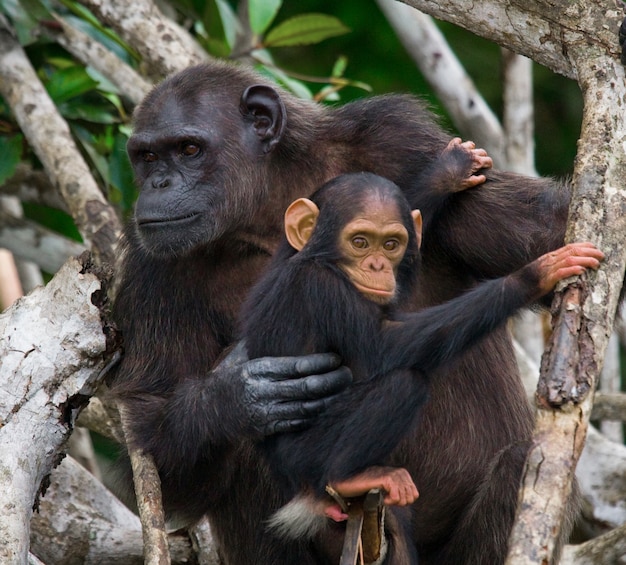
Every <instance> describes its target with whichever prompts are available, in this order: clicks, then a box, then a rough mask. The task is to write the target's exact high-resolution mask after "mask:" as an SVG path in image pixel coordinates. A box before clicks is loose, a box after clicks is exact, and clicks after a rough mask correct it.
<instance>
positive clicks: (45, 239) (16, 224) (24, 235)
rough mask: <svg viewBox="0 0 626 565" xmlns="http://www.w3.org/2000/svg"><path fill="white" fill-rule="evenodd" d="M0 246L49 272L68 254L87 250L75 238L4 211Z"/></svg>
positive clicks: (0, 219) (2, 213)
mask: <svg viewBox="0 0 626 565" xmlns="http://www.w3.org/2000/svg"><path fill="white" fill-rule="evenodd" d="M0 247H4V248H6V249H8V250H9V251H11V252H12V253H13V254H14V255H16V256H17V257H20V258H21V259H25V260H27V261H33V262H34V263H36V264H37V265H39V267H41V268H42V269H43V270H44V271H46V272H48V273H56V272H57V271H58V270H59V269H60V268H61V265H63V263H65V261H67V259H68V258H69V257H73V256H75V255H80V254H81V253H82V252H83V251H85V246H84V245H82V244H80V243H78V242H76V241H73V240H71V239H69V238H67V237H63V236H62V235H59V234H58V233H54V232H53V231H51V230H49V229H46V228H43V227H41V226H40V225H39V224H36V223H35V222H32V221H30V220H24V219H22V218H16V217H14V216H12V215H11V214H7V213H5V212H3V211H2V210H0Z"/></svg>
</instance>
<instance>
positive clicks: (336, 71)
mask: <svg viewBox="0 0 626 565" xmlns="http://www.w3.org/2000/svg"><path fill="white" fill-rule="evenodd" d="M347 67H348V57H346V56H345V55H341V56H340V57H339V58H338V59H337V61H335V64H334V65H333V71H332V73H331V75H330V76H332V77H342V76H343V74H344V73H345V72H346V68H347Z"/></svg>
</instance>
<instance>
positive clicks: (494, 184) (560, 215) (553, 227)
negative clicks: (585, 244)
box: [422, 171, 571, 280]
mask: <svg viewBox="0 0 626 565" xmlns="http://www.w3.org/2000/svg"><path fill="white" fill-rule="evenodd" d="M570 197H571V193H570V187H569V186H567V185H566V184H564V183H559V182H557V181H554V180H552V179H547V178H531V177H525V176H521V175H516V174H513V173H506V172H502V171H488V172H487V181H486V182H485V183H484V184H483V185H481V186H480V187H479V188H478V189H476V190H466V191H464V192H462V193H459V194H458V195H456V196H455V197H454V198H453V199H450V200H449V202H448V205H447V206H446V208H445V210H442V213H441V214H440V216H439V218H438V219H437V220H436V221H435V222H434V223H433V224H432V225H431V226H429V227H430V229H428V227H427V229H426V230H425V231H424V238H423V245H422V254H423V258H424V264H425V265H430V266H434V267H435V268H436V267H437V266H438V265H439V266H442V268H444V269H445V268H446V267H445V266H448V268H450V267H452V269H453V272H455V273H458V274H459V275H460V276H461V275H462V276H466V275H467V274H471V275H473V277H474V278H475V279H478V280H480V279H484V278H495V277H499V276H504V275H506V274H509V273H511V272H513V271H515V270H516V269H519V268H521V267H522V266H523V265H525V264H527V263H529V262H530V261H532V260H534V259H536V258H537V257H539V256H540V255H542V254H544V253H547V252H548V251H550V250H553V249H557V248H559V247H561V246H562V245H563V241H564V236H565V227H566V222H567V215H568V207H569V202H570ZM445 272H446V273H448V275H447V276H449V271H448V270H446V271H445Z"/></svg>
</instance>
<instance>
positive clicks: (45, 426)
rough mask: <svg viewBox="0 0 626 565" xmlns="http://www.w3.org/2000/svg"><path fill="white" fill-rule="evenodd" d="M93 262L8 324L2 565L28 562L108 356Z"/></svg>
mask: <svg viewBox="0 0 626 565" xmlns="http://www.w3.org/2000/svg"><path fill="white" fill-rule="evenodd" d="M88 268H89V264H88V261H87V259H86V257H85V258H83V259H82V260H81V261H78V260H74V259H72V260H70V261H68V262H67V263H66V264H65V265H64V266H63V268H62V269H61V270H60V271H59V272H58V273H57V275H56V276H55V277H54V278H53V279H52V281H50V283H49V284H48V285H47V286H46V287H40V288H38V289H36V290H34V291H33V292H32V293H31V294H30V295H29V296H27V297H25V298H21V299H20V300H18V301H17V303H16V304H15V305H14V306H13V307H11V308H10V309H9V310H7V311H6V312H5V313H4V314H2V315H1V316H0V359H2V364H1V365H0V453H2V459H1V460H0V493H1V494H0V539H2V544H0V562H2V563H24V562H26V559H27V555H28V547H29V522H30V518H31V515H32V510H33V505H34V504H35V503H36V498H37V494H38V492H39V490H40V488H41V484H42V481H43V480H44V477H45V476H46V475H47V474H49V473H50V471H51V470H52V468H53V467H54V466H55V465H57V464H58V462H59V460H60V458H61V449H62V447H63V445H64V443H65V441H66V440H67V437H68V435H69V433H70V432H71V429H72V425H73V421H74V418H75V415H76V412H77V410H78V409H79V407H80V406H81V405H82V404H84V403H85V399H86V398H87V396H88V395H90V394H92V393H93V391H94V390H95V387H96V386H97V384H98V378H99V373H100V370H101V368H102V366H103V365H104V361H105V358H106V355H107V347H110V346H111V342H107V338H106V336H105V333H104V330H103V321H102V319H101V314H100V310H99V308H98V307H97V306H95V305H94V303H97V299H98V298H99V297H100V298H101V297H102V295H101V293H102V292H103V283H102V281H101V280H99V279H98V277H97V276H96V275H94V274H92V273H90V272H89V271H88Z"/></svg>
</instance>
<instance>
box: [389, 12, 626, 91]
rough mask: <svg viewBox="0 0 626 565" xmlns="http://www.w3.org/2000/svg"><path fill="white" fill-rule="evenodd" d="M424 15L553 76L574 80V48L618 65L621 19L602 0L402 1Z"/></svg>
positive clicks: (620, 13)
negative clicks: (592, 48) (601, 55)
mask: <svg viewBox="0 0 626 565" xmlns="http://www.w3.org/2000/svg"><path fill="white" fill-rule="evenodd" d="M401 1H402V2H404V3H405V4H408V5H409V6H413V7H414V8H417V9H418V10H421V11H422V12H425V13H426V14H430V15H431V16H433V17H435V18H438V19H440V20H444V21H447V22H451V23H453V24H456V25H458V26H459V27H462V28H464V29H467V30H469V31H471V32H472V33H475V34H476V35H480V36H481V37H485V38H487V39H490V40H491V41H494V42H495V43H498V44H499V45H502V46H503V47H506V48H507V49H510V50H512V51H515V52H516V53H520V54H522V55H526V57H529V58H531V59H533V60H534V61H536V62H538V63H540V64H542V65H545V66H546V67H548V68H549V69H551V70H552V71H554V72H555V73H559V74H562V75H565V76H566V77H569V78H572V79H576V78H577V69H576V66H575V65H574V64H573V62H572V60H571V57H570V56H569V54H568V53H569V46H570V45H571V44H573V43H582V44H587V45H594V46H596V48H597V49H598V51H599V52H603V53H604V54H605V55H607V56H608V57H611V58H614V59H615V60H619V49H618V44H617V41H616V37H617V30H618V29H619V26H620V24H621V23H622V20H623V19H624V15H623V12H622V10H621V9H618V8H617V6H616V5H615V4H613V3H607V2H604V1H601V0H577V1H575V2H571V1H570V0H550V1H549V2H548V1H546V0H482V1H481V2H476V1H475V0H458V1H457V0H454V1H453V0H444V1H441V0H401Z"/></svg>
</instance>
